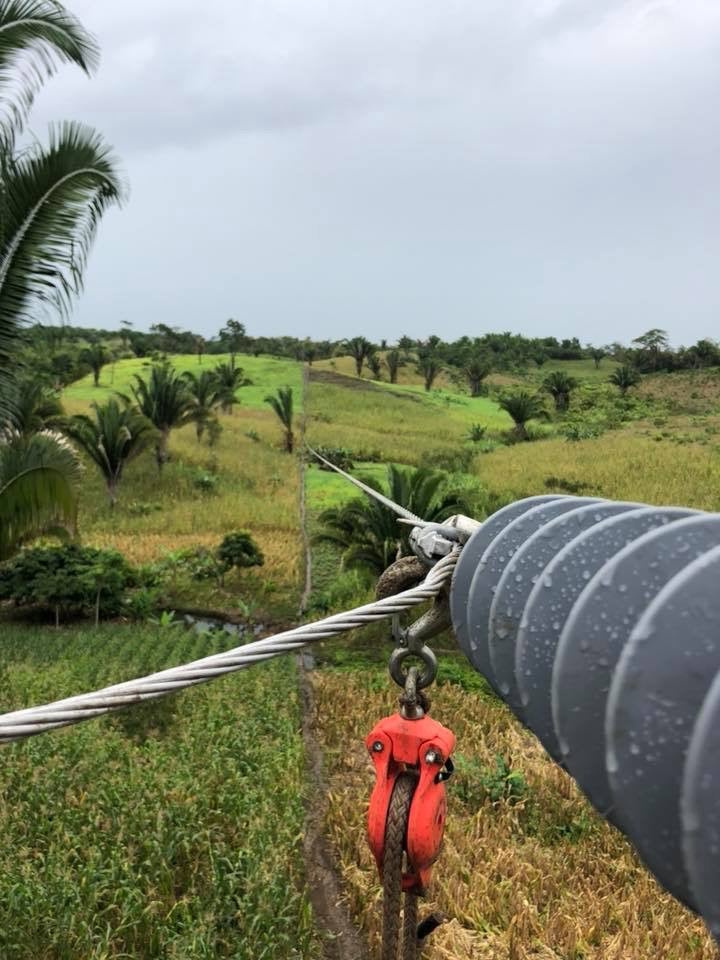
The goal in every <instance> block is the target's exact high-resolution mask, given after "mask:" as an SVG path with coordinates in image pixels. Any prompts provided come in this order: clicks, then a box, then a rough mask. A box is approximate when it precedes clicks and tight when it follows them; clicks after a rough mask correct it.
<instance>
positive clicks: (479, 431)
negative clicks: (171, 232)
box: [465, 423, 487, 443]
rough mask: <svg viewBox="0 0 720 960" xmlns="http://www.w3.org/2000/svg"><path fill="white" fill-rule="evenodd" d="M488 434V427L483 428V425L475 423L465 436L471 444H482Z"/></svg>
mask: <svg viewBox="0 0 720 960" xmlns="http://www.w3.org/2000/svg"><path fill="white" fill-rule="evenodd" d="M486 433H487V427H485V426H483V424H481V423H473V424H472V425H471V426H470V429H469V430H468V432H467V434H466V435H465V439H466V440H469V441H470V442H471V443H480V441H481V440H484V439H485V434H486Z"/></svg>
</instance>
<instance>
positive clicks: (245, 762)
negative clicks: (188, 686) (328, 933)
mask: <svg viewBox="0 0 720 960" xmlns="http://www.w3.org/2000/svg"><path fill="white" fill-rule="evenodd" d="M234 642H236V641H233V640H232V639H231V638H230V637H228V635H227V634H225V633H223V632H215V633H205V634H202V635H197V634H194V633H191V632H188V631H185V630H183V629H180V628H178V627H168V628H164V629H161V628H158V627H153V626H151V625H148V626H144V627H138V626H137V625H125V626H123V625H119V624H112V625H104V626H101V627H100V629H89V628H82V627H70V628H61V629H60V630H59V631H52V630H48V629H47V628H46V627H45V628H39V629H38V628H32V627H14V628H13V627H8V625H7V624H6V625H4V627H3V653H4V663H3V672H2V678H1V683H2V702H3V705H4V707H5V708H7V709H12V708H14V707H19V706H24V705H28V704H31V703H41V702H44V701H47V700H48V699H52V698H54V697H60V696H65V695H69V694H71V693H76V692H78V691H80V690H85V689H92V688H93V687H96V686H100V685H103V684H106V683H110V682H114V681H119V680H122V679H129V677H131V676H133V675H141V674H143V673H145V672H150V671H152V670H156V669H161V668H162V667H165V666H170V665H173V664H176V663H181V662H183V661H186V660H190V659H194V658H197V657H200V656H204V655H206V654H210V653H214V652H219V651H221V650H223V649H226V648H227V647H228V646H232V645H233V643H234ZM278 698H280V699H281V700H282V703H283V705H284V708H283V710H281V711H279V710H278V709H277V702H278ZM298 728H299V707H298V694H297V684H296V676H295V671H294V666H293V663H292V661H290V660H277V661H274V662H273V663H271V664H267V665H264V666H262V667H260V668H257V669H255V668H254V669H253V670H248V671H244V672H242V673H240V674H238V675H236V676H233V677H228V678H225V679H223V680H221V681H218V682H215V683H213V684H210V685H207V686H203V687H199V688H196V689H193V690H189V691H186V692H184V693H182V694H178V695H176V696H171V697H169V698H167V699H164V700H162V701H159V702H158V703H155V704H147V705H145V706H143V707H142V708H135V709H133V710H132V711H129V712H127V713H119V714H116V715H114V716H112V717H106V718H104V719H101V720H97V721H92V722H90V723H86V724H80V725H79V726H77V727H72V728H70V729H69V730H66V731H62V732H58V733H53V734H51V735H47V736H42V737H38V738H36V739H33V740H28V741H25V742H24V743H22V744H16V745H13V746H10V747H6V748H5V749H4V750H3V765H2V769H3V775H2V783H1V784H0V823H1V824H2V829H1V830H0V902H1V903H2V923H1V924H0V956H2V957H3V960H80V958H83V960H109V958H117V960H120V958H130V957H132V958H143V960H146V958H147V960H170V958H171V960H196V958H201V960H215V958H219V957H228V958H230V957H232V958H234V960H241V958H242V960H255V958H257V957H266V958H276V960H286V958H288V957H312V956H314V955H315V946H314V943H315V940H314V934H313V930H312V919H311V912H310V909H309V906H308V901H307V898H306V896H305V894H304V891H303V865H302V859H301V851H300V837H301V832H302V824H303V819H304V806H303V777H304V770H303V751H302V745H301V740H300V738H299V736H298V733H297V732H298Z"/></svg>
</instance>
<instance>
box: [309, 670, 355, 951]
mask: <svg viewBox="0 0 720 960" xmlns="http://www.w3.org/2000/svg"><path fill="white" fill-rule="evenodd" d="M298 661H299V663H298V674H299V677H300V695H301V703H302V714H303V721H302V733H303V743H304V745H305V779H306V782H307V783H308V784H309V785H310V793H309V796H308V803H307V813H306V816H305V834H304V839H303V852H304V856H305V870H306V876H307V884H308V891H309V894H310V900H311V902H312V907H313V911H314V914H315V922H316V924H317V927H318V931H319V933H320V935H321V937H322V941H323V960H369V957H370V954H369V951H368V948H367V945H366V944H365V943H364V941H363V939H362V937H361V935H360V934H359V933H358V931H357V929H356V928H355V925H354V924H353V922H352V920H351V918H350V915H349V913H348V910H347V908H346V906H345V904H344V903H343V902H342V888H341V886H340V879H339V877H338V875H337V871H336V869H335V863H334V859H333V853H332V850H331V848H330V844H329V843H328V841H327V838H326V837H325V833H324V829H323V828H324V821H325V806H326V803H325V790H326V784H325V781H324V779H323V764H322V751H321V749H320V744H319V743H318V741H317V738H316V736H315V731H314V729H313V718H314V716H315V704H314V698H313V690H312V684H311V682H310V677H309V676H308V672H307V670H306V668H305V666H304V664H303V662H302V656H300V657H299V658H298Z"/></svg>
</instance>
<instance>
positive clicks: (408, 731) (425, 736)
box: [365, 713, 455, 893]
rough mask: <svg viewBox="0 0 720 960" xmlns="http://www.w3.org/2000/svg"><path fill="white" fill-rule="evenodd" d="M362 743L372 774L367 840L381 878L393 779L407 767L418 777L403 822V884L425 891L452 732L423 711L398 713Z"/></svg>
mask: <svg viewBox="0 0 720 960" xmlns="http://www.w3.org/2000/svg"><path fill="white" fill-rule="evenodd" d="M365 744H366V746H367V748H368V752H369V753H370V757H371V759H372V761H373V764H374V766H375V777H376V779H375V786H374V788H373V791H372V795H371V797H370V808H369V810H368V841H369V843H370V849H371V851H372V854H373V856H374V857H375V862H376V863H377V866H378V871H379V873H380V879H381V880H382V874H383V857H384V854H385V827H386V821H387V815H388V809H389V806H390V798H391V796H392V792H393V788H394V786H395V781H396V779H397V777H398V774H400V773H402V772H404V771H407V770H410V771H413V772H415V773H416V775H417V783H416V786H415V790H414V792H413V795H412V799H411V801H410V810H409V813H408V820H407V835H406V840H405V852H406V864H407V869H406V871H405V872H404V873H403V881H402V888H403V890H405V891H408V890H410V891H412V892H414V893H423V892H424V890H425V889H426V887H427V885H428V883H429V882H430V874H431V870H432V865H433V863H434V862H435V861H436V860H437V858H438V855H439V854H440V847H441V844H442V837H443V830H444V827H445V811H446V799H445V781H446V780H447V779H448V777H449V775H450V773H451V772H452V761H451V759H450V754H451V753H452V751H453V749H454V747H455V735H454V734H453V733H452V732H451V731H450V730H448V729H447V728H446V727H443V725H442V724H440V723H438V722H437V720H433V719H432V717H429V716H427V715H426V716H423V717H422V718H421V719H419V720H408V719H405V718H404V717H403V716H401V715H400V714H399V713H396V714H393V715H392V716H390V717H384V718H383V719H382V720H380V722H379V723H377V724H376V725H375V727H374V728H373V729H372V730H371V731H370V733H369V734H368V736H367V737H366V739H365Z"/></svg>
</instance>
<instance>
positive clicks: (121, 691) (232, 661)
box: [0, 548, 459, 744]
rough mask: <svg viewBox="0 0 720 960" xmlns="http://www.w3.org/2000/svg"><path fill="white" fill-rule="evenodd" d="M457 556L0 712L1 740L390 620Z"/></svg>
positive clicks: (440, 578)
mask: <svg viewBox="0 0 720 960" xmlns="http://www.w3.org/2000/svg"><path fill="white" fill-rule="evenodd" d="M458 555H459V550H458V549H457V548H456V549H455V550H453V552H452V553H451V554H449V555H448V556H447V557H444V558H443V559H442V560H440V561H439V562H438V563H437V564H436V565H435V566H434V567H433V568H432V569H431V570H430V571H429V572H428V575H427V577H426V578H425V580H424V581H423V582H422V583H421V584H419V585H418V586H416V587H412V588H411V589H410V590H405V591H403V592H402V593H398V594H396V595H395V596H391V597H385V598H384V599H382V600H376V601H374V602H372V603H368V604H365V605H364V606H362V607H357V608H356V609H354V610H347V611H344V612H343V613H338V614H334V615H333V616H330V617H326V618H325V619H324V620H318V621H316V622H314V623H308V624H304V625H302V626H300V627H295V628H294V629H292V630H286V631H284V632H283V633H278V634H276V635H274V636H271V637H265V638H264V639H262V640H256V641H254V642H252V643H248V644H245V645H244V646H240V647H235V648H233V649H232V650H227V651H225V652H224V653H216V654H213V655H211V656H208V657H203V658H202V659H200V660H194V661H193V662H191V663H186V664H184V665H182V666H178V667H170V668H169V669H167V670H161V671H160V672H158V673H153V674H150V675H149V676H146V677H141V678H139V679H137V680H128V681H125V682H123V683H117V684H114V685H112V686H109V687H104V688H103V689H102V690H97V691H95V692H93V693H83V694H80V695H78V696H74V697H68V698H66V699H64V700H57V701H55V702H54V703H48V704H44V705H43V706H39V707H28V708H26V709H22V710H14V711H13V712H11V713H6V714H3V715H2V716H0V744H2V743H11V742H12V741H15V740H23V739H25V738H26V737H32V736H35V735H36V734H39V733H45V732H46V731H48V730H55V729H57V728H59V727H66V726H70V725H71V724H73V723H79V722H80V721H82V720H89V719H91V718H93V717H100V716H102V715H103V714H106V713H110V712H112V711H114V710H119V709H122V708H123V707H128V706H133V705H134V704H136V703H142V702H144V701H145V700H154V699H157V698H158V697H162V696H165V695H166V694H168V693H175V692H176V691H178V690H183V689H185V688H186V687H192V686H196V685H197V684H200V683H206V682H207V681H209V680H214V679H215V678H216V677H222V676H225V675H226V674H229V673H235V672H236V671H238V670H243V669H244V668H245V667H250V666H252V665H253V664H254V663H261V662H262V661H264V660H269V659H271V658H272V657H277V656H279V655H281V654H283V653H291V652H292V651H294V650H297V649H299V648H300V647H303V646H305V645H306V644H308V643H313V642H314V641H316V640H327V639H329V638H330V637H335V636H338V635H339V634H342V633H346V632H347V631H349V630H354V629H356V628H358V627H364V626H367V625H368V624H370V623H375V622H377V621H379V620H387V619H390V618H392V617H394V616H396V615H397V614H400V613H403V612H405V611H406V610H410V609H412V607H415V606H418V605H419V604H422V603H425V602H426V601H427V600H432V599H433V598H434V597H436V596H437V595H438V593H439V592H440V590H441V589H442V587H443V586H444V585H445V583H446V582H447V581H448V579H449V577H450V576H451V574H452V572H453V569H454V568H455V564H456V562H457V559H458Z"/></svg>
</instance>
